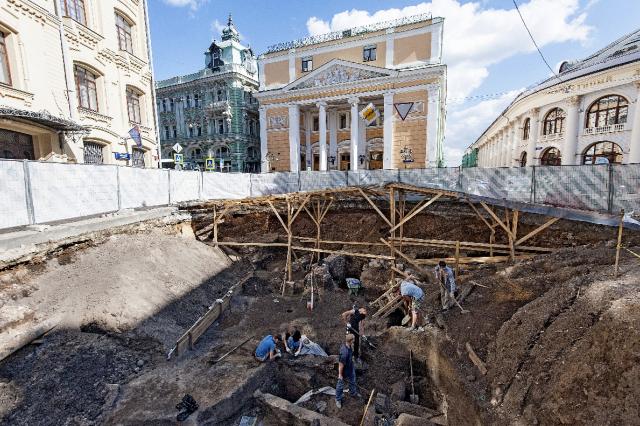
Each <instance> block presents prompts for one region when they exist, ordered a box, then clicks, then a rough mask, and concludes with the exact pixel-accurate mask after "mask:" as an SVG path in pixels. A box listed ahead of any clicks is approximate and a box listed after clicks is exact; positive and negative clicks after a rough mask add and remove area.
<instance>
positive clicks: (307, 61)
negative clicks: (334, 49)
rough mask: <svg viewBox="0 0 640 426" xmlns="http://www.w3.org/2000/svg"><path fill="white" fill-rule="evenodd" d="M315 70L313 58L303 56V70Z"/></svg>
mask: <svg viewBox="0 0 640 426" xmlns="http://www.w3.org/2000/svg"><path fill="white" fill-rule="evenodd" d="M311 70H313V58H311V57H308V58H302V72H309V71H311Z"/></svg>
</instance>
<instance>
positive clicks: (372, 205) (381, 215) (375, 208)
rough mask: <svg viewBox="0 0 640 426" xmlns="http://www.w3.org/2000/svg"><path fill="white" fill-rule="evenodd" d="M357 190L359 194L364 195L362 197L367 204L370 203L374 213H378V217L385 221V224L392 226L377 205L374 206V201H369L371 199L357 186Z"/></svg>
mask: <svg viewBox="0 0 640 426" xmlns="http://www.w3.org/2000/svg"><path fill="white" fill-rule="evenodd" d="M358 191H359V192H360V195H362V196H363V197H364V199H365V200H367V202H369V204H371V207H373V209H374V210H375V211H376V213H378V215H380V217H381V218H382V219H383V220H384V221H385V222H386V223H387V225H389V226H393V225H391V222H389V219H387V217H386V216H385V215H384V214H383V213H382V212H381V211H380V209H379V208H378V206H376V205H375V203H374V202H373V201H371V199H370V198H369V197H368V196H367V194H365V193H364V191H363V190H362V188H358Z"/></svg>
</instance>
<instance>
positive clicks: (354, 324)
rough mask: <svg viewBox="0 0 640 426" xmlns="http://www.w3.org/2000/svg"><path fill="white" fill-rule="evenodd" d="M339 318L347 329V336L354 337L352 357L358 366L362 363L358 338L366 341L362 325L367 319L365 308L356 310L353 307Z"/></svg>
mask: <svg viewBox="0 0 640 426" xmlns="http://www.w3.org/2000/svg"><path fill="white" fill-rule="evenodd" d="M341 317H342V320H343V321H344V323H345V325H346V327H347V334H352V335H354V341H353V357H354V358H355V360H356V363H358V364H360V363H361V362H362V360H361V359H360V338H361V337H362V338H363V339H366V336H365V334H364V325H365V318H366V317H367V308H358V307H357V306H356V305H353V308H352V309H349V310H348V311H345V312H343V313H342V315H341Z"/></svg>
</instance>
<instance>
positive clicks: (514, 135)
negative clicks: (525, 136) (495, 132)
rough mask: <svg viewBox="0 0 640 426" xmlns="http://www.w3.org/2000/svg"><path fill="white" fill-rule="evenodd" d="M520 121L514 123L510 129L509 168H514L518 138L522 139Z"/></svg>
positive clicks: (518, 143)
mask: <svg viewBox="0 0 640 426" xmlns="http://www.w3.org/2000/svg"><path fill="white" fill-rule="evenodd" d="M521 123H522V120H521V119H520V120H518V121H516V123H515V124H514V125H513V127H512V129H511V158H510V159H509V167H515V166H516V163H517V160H516V159H517V158H518V154H519V153H518V145H520V138H521V137H522V127H521Z"/></svg>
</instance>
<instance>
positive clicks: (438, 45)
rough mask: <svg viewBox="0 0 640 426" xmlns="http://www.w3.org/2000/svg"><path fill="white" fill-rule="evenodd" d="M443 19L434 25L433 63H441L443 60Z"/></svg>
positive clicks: (431, 61)
mask: <svg viewBox="0 0 640 426" xmlns="http://www.w3.org/2000/svg"><path fill="white" fill-rule="evenodd" d="M442 24H443V23H442V21H441V22H440V23H438V24H436V25H432V26H431V28H432V31H431V58H430V60H429V62H430V63H431V64H439V63H440V62H442V31H443V25H442Z"/></svg>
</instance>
